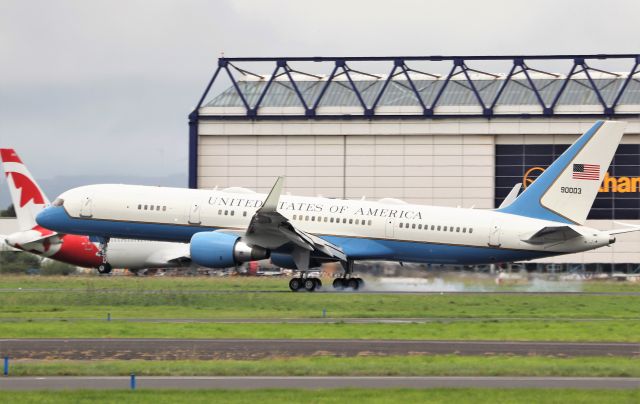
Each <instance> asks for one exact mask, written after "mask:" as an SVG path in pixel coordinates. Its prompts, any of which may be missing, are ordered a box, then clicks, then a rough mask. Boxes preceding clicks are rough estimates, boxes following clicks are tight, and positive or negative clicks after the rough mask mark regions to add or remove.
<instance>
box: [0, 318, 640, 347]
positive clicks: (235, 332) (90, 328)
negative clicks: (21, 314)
mask: <svg viewBox="0 0 640 404" xmlns="http://www.w3.org/2000/svg"><path fill="white" fill-rule="evenodd" d="M0 335H2V337H3V338H249V339H251V338H336V339H349V338H356V339H413V340H416V339H433V340H439V339H445V340H515V341H611V342H639V341H640V322H639V321H634V322H630V321H623V320H612V321H580V322H572V321H542V320H540V321H494V320H488V321H481V322H452V323H448V322H446V321H443V322H436V323H424V324H420V323H409V324H381V323H375V324H346V323H329V324H283V323H282V324H255V323H254V324H251V323H250V324H216V323H213V324H212V323H166V322H154V323H128V322H118V321H111V322H106V321H89V320H87V321H65V320H63V321H39V322H0Z"/></svg>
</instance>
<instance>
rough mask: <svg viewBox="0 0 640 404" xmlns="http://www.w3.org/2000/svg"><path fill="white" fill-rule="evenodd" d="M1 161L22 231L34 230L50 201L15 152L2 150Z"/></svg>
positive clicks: (0, 152)
mask: <svg viewBox="0 0 640 404" xmlns="http://www.w3.org/2000/svg"><path fill="white" fill-rule="evenodd" d="M0 159H1V160H2V167H3V169H4V173H5V175H6V177H7V184H8V185H9V193H10V194H11V201H12V202H13V207H14V208H15V210H16V216H17V217H18V225H19V226H20V230H30V229H33V228H34V227H35V226H36V225H37V224H36V219H35V218H36V215H37V214H38V213H40V211H41V210H42V209H44V208H45V207H46V206H47V205H49V200H48V199H47V197H46V195H45V194H44V192H42V189H40V187H39V186H38V183H37V182H36V181H35V180H34V179H33V176H32V175H31V173H30V172H29V170H27V167H26V166H25V165H24V164H23V163H22V160H20V157H18V154H17V153H16V152H15V150H13V149H0Z"/></svg>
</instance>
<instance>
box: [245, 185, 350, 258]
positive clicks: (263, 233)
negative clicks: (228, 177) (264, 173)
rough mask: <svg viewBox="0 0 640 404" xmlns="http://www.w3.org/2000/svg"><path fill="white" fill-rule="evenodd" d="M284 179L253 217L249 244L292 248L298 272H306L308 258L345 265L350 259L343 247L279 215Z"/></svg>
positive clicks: (272, 190)
mask: <svg viewBox="0 0 640 404" xmlns="http://www.w3.org/2000/svg"><path fill="white" fill-rule="evenodd" d="M283 182H284V178H283V177H278V180H277V181H276V183H275V184H274V186H273V188H272V189H271V192H269V195H268V196H267V199H265V201H264V204H263V205H262V207H261V208H260V209H258V211H257V212H256V213H255V214H254V215H253V217H252V218H251V222H250V223H249V227H248V228H247V231H246V232H245V234H244V236H243V240H244V241H245V242H246V243H247V244H249V245H258V246H260V247H264V248H269V249H275V248H281V247H284V246H286V245H287V244H288V245H290V246H291V247H292V254H291V255H292V257H293V260H294V262H295V263H296V266H297V267H298V269H301V270H306V269H308V266H309V258H310V257H311V256H312V255H313V256H315V257H322V258H325V259H328V260H335V261H341V262H346V261H347V256H346V255H345V253H344V252H343V251H342V249H341V248H340V247H338V246H337V245H335V244H332V243H330V242H328V241H326V240H323V239H321V238H320V237H316V236H314V235H313V234H309V233H307V232H305V231H302V230H300V229H298V228H296V227H295V226H294V225H293V224H292V223H291V222H290V221H289V219H287V218H286V217H284V216H283V215H281V214H280V213H278V202H279V200H280V193H281V192H282V185H283Z"/></svg>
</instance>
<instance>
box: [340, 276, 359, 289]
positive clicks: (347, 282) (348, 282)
mask: <svg viewBox="0 0 640 404" xmlns="http://www.w3.org/2000/svg"><path fill="white" fill-rule="evenodd" d="M363 286H364V281H363V280H362V278H336V279H334V280H333V288H334V289H337V290H343V289H353V290H358V289H360V288H362V287H363Z"/></svg>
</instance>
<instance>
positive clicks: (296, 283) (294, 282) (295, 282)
mask: <svg viewBox="0 0 640 404" xmlns="http://www.w3.org/2000/svg"><path fill="white" fill-rule="evenodd" d="M302 287H303V285H302V278H292V279H291V280H290V281H289V289H291V290H292V291H294V292H297V291H299V290H300V289H301V288H302Z"/></svg>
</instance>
